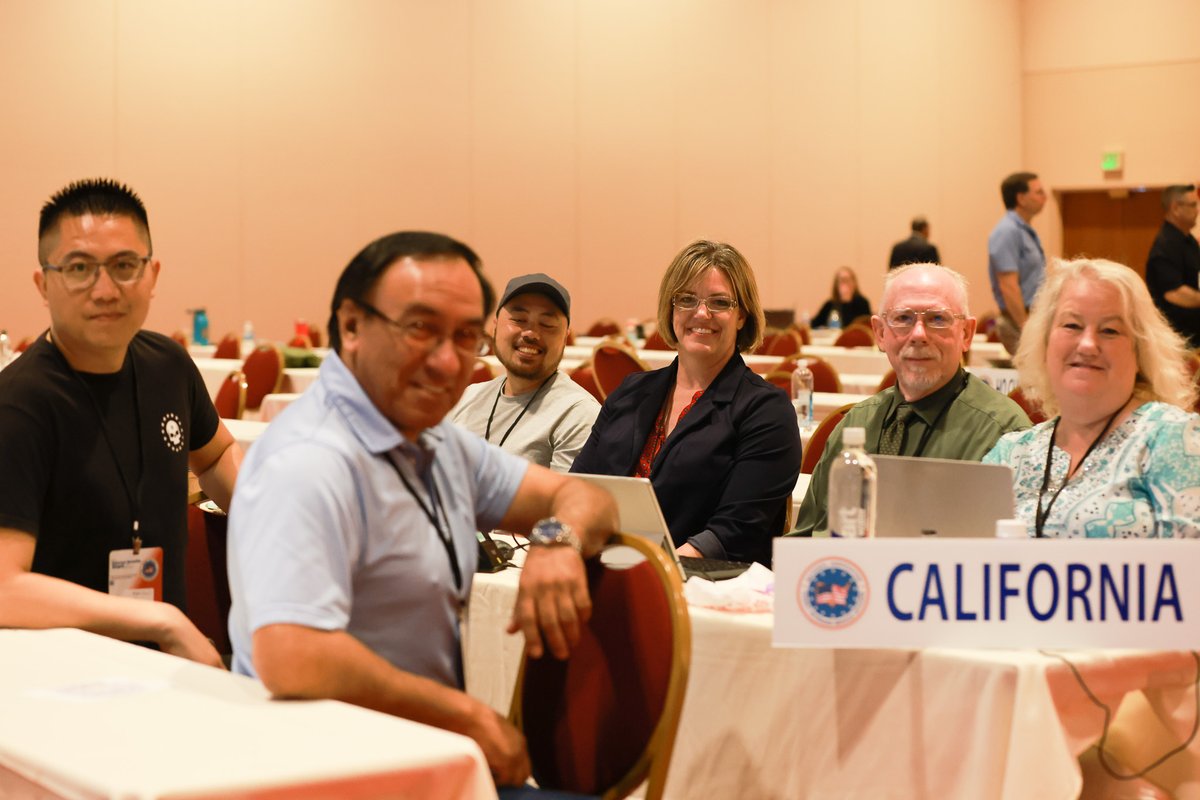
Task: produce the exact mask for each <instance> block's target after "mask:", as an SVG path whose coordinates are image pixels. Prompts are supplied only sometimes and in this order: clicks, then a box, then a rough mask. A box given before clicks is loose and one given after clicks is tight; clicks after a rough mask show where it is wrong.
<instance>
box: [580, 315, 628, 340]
mask: <svg viewBox="0 0 1200 800" xmlns="http://www.w3.org/2000/svg"><path fill="white" fill-rule="evenodd" d="M620 333H621V325H620V323H619V322H617V321H616V320H615V319H613V318H612V317H601V318H600V319H598V320H596V321H595V322H593V323H592V327H590V328H588V329H587V333H586V334H584V335H585V336H616V335H620Z"/></svg>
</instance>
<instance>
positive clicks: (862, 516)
mask: <svg viewBox="0 0 1200 800" xmlns="http://www.w3.org/2000/svg"><path fill="white" fill-rule="evenodd" d="M866 518H867V512H866V511H864V510H863V509H861V508H843V509H842V510H841V511H840V512H839V513H838V519H837V522H838V523H839V524H838V525H837V527H836V528H832V529H830V531H829V534H830V535H831V536H838V537H842V538H846V539H860V538H862V537H863V536H864V535H865V533H866V528H867V525H866Z"/></svg>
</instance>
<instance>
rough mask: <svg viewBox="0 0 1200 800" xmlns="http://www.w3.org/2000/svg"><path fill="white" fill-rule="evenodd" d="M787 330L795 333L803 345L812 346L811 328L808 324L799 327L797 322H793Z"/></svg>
mask: <svg viewBox="0 0 1200 800" xmlns="http://www.w3.org/2000/svg"><path fill="white" fill-rule="evenodd" d="M788 329H789V330H792V331H795V332H796V335H797V336H799V337H800V341H801V343H803V344H812V328H810V327H808V323H805V324H803V325H801V324H800V323H799V322H793V323H792V324H791V325H789V326H788Z"/></svg>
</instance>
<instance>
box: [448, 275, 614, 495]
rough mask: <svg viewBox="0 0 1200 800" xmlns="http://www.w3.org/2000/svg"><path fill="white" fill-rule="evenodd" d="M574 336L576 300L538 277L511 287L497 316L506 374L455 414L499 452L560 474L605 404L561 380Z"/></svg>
mask: <svg viewBox="0 0 1200 800" xmlns="http://www.w3.org/2000/svg"><path fill="white" fill-rule="evenodd" d="M570 328H571V295H570V293H568V292H567V290H566V289H565V288H564V287H563V285H562V284H560V283H559V282H558V281H556V280H554V279H553V278H551V277H550V276H549V275H545V274H542V273H540V272H536V273H533V274H530V275H521V276H518V277H516V278H513V279H512V280H511V281H509V282H508V286H506V287H505V289H504V294H503V296H501V298H500V306H499V308H498V309H497V311H496V320H495V339H496V357H497V358H498V359H499V360H500V363H501V364H502V365H503V366H504V374H503V375H501V376H500V377H498V378H495V379H493V380H490V381H488V382H487V383H477V384H474V385H472V386H468V387H467V390H466V391H465V392H464V393H463V396H462V400H461V401H460V402H459V404H458V406H457V407H456V408H455V409H454V410H453V411H452V412H451V413H450V419H451V421H452V422H456V423H458V424H459V425H461V426H462V427H464V428H466V429H467V430H469V431H471V432H472V433H476V434H478V435H479V436H482V437H483V438H484V439H486V440H487V441H488V442H490V443H492V444H495V445H498V446H499V447H500V448H501V449H503V450H506V451H508V452H509V453H513V454H514V455H519V456H522V457H524V458H526V459H528V460H530V461H532V462H533V463H535V464H540V465H541V466H543V467H549V468H550V469H553V470H555V471H557V472H566V471H568V470H569V469H570V468H571V464H572V462H574V461H575V456H576V455H577V454H578V453H579V450H580V448H582V447H583V443H584V442H586V441H587V438H588V434H589V433H590V432H591V430H592V423H594V422H595V421H596V415H597V414H599V413H600V404H599V403H597V402H596V399H595V398H594V397H592V396H591V395H590V394H588V392H587V390H585V389H583V388H582V387H581V386H579V385H578V384H576V383H575V381H573V380H571V378H570V376H568V375H566V374H565V373H563V372H559V370H558V364H559V362H560V361H562V356H563V348H564V347H565V346H566V342H567V334H568V333H569V331H570Z"/></svg>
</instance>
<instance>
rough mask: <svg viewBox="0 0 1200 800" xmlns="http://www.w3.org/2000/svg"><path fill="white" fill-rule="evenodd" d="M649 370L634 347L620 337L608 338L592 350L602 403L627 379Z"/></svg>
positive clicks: (593, 364) (594, 372)
mask: <svg viewBox="0 0 1200 800" xmlns="http://www.w3.org/2000/svg"><path fill="white" fill-rule="evenodd" d="M647 369H648V368H647V366H646V363H645V362H644V361H642V360H641V359H640V358H638V355H637V351H636V350H634V349H633V345H631V344H629V342H627V341H626V340H625V339H622V338H621V337H619V336H610V337H606V338H605V339H604V340H603V341H601V342H600V343H599V344H597V345H596V346H595V347H594V348H593V349H592V373H593V374H594V375H595V377H596V386H597V387H598V388H599V389H600V394H601V395H603V397H602V398H601V402H603V400H604V398H606V397H608V396H609V395H610V394H612V393H613V392H614V391H616V389H617V387H618V386H620V385H621V381H623V380H625V378H627V377H628V376H630V375H632V374H633V373H635V372H645V371H646V370H647Z"/></svg>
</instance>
